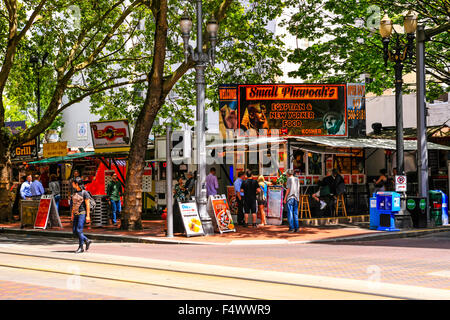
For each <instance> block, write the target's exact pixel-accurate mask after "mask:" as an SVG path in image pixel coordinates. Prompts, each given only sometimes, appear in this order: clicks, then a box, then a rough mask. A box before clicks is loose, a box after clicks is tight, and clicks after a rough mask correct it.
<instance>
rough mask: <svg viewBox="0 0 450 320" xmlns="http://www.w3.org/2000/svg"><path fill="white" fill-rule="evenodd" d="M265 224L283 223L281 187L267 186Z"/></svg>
mask: <svg viewBox="0 0 450 320" xmlns="http://www.w3.org/2000/svg"><path fill="white" fill-rule="evenodd" d="M267 209H268V210H267V219H266V220H267V224H273V225H281V224H282V223H283V187H282V186H269V188H268V190H267Z"/></svg>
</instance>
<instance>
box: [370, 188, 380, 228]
mask: <svg viewBox="0 0 450 320" xmlns="http://www.w3.org/2000/svg"><path fill="white" fill-rule="evenodd" d="M369 213H370V225H369V228H370V229H372V230H377V229H378V227H379V226H380V214H379V213H378V210H377V195H376V194H375V193H374V194H373V195H372V197H371V198H370V211H369Z"/></svg>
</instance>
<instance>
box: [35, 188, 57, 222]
mask: <svg viewBox="0 0 450 320" xmlns="http://www.w3.org/2000/svg"><path fill="white" fill-rule="evenodd" d="M48 225H50V227H53V226H55V227H59V228H62V224H61V219H60V218H59V215H58V212H57V211H56V203H55V199H54V198H53V196H52V195H43V196H42V197H41V200H40V201H39V208H38V212H37V214H36V220H35V222H34V229H46V228H47V226H48Z"/></svg>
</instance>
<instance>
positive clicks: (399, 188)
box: [395, 176, 406, 192]
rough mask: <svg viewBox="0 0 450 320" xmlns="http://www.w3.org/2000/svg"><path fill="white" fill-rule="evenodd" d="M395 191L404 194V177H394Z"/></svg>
mask: <svg viewBox="0 0 450 320" xmlns="http://www.w3.org/2000/svg"><path fill="white" fill-rule="evenodd" d="M395 191H396V192H406V176H395Z"/></svg>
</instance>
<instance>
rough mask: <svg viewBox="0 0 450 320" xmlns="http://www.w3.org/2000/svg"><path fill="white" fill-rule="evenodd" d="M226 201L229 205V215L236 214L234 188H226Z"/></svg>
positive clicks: (236, 204)
mask: <svg viewBox="0 0 450 320" xmlns="http://www.w3.org/2000/svg"><path fill="white" fill-rule="evenodd" d="M227 199H228V203H229V205H230V212H231V214H237V210H238V203H237V199H236V190H234V186H227Z"/></svg>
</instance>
